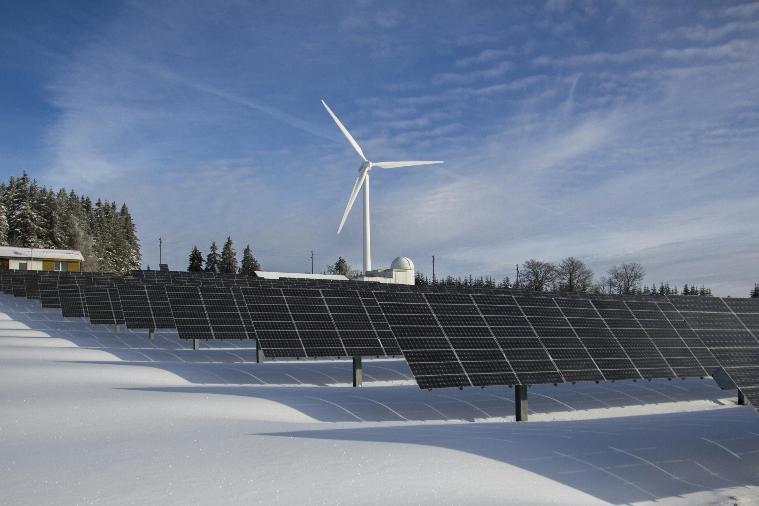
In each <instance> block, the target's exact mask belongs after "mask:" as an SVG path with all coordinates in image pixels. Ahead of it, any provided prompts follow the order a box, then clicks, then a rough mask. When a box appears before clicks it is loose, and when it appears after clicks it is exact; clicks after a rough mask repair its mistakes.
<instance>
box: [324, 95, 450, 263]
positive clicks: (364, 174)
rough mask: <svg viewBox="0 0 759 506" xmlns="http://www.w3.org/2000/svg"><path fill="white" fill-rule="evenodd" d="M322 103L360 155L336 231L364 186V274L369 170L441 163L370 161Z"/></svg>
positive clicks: (368, 230)
mask: <svg viewBox="0 0 759 506" xmlns="http://www.w3.org/2000/svg"><path fill="white" fill-rule="evenodd" d="M322 105H324V108H325V109H327V112H328V113H329V115H330V116H332V119H333V120H335V123H336V124H337V127H338V128H339V129H340V131H341V132H342V133H343V135H344V136H345V138H346V139H348V142H349V143H350V145H351V146H353V149H355V150H356V153H358V156H360V157H361V165H359V167H358V176H356V181H355V182H354V183H353V190H352V191H351V194H350V198H348V205H347V206H345V212H344V213H343V219H342V220H340V226H338V227H337V233H338V234H339V233H340V231H341V230H342V229H343V225H345V220H346V219H347V218H348V214H349V213H350V212H351V208H353V203H354V202H355V201H356V197H358V192H359V191H360V190H361V187H362V186H363V187H364V274H366V273H367V272H369V271H370V270H372V239H371V220H370V217H369V171H371V170H372V169H399V168H401V167H413V166H416V165H434V164H438V163H443V162H441V161H426V160H411V161H402V162H371V161H369V160H367V159H366V156H364V152H363V151H362V150H361V146H359V145H358V142H356V139H354V138H353V136H352V135H351V134H350V132H349V131H348V129H347V128H345V125H343V124H342V123H341V122H340V120H339V119H338V118H337V116H336V115H335V113H334V112H332V109H330V108H329V106H328V105H327V103H326V102H325V101H324V100H322Z"/></svg>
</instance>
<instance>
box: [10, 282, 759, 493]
mask: <svg viewBox="0 0 759 506" xmlns="http://www.w3.org/2000/svg"><path fill="white" fill-rule="evenodd" d="M246 344H247V343H244V342H226V343H218V346H215V347H213V348H208V347H204V348H203V349H201V350H199V351H194V350H191V349H188V347H187V344H186V343H184V342H181V341H180V340H179V339H177V337H176V334H175V333H172V332H161V333H159V334H158V336H157V338H156V340H155V341H153V342H151V341H149V340H148V339H147V336H146V332H131V331H128V330H126V329H123V328H122V329H121V331H120V332H118V333H115V332H113V330H112V329H110V328H108V327H97V326H91V325H90V324H89V323H88V322H86V321H84V320H80V319H64V318H62V317H61V316H60V312H59V311H57V310H49V309H44V310H43V309H42V308H40V306H39V303H38V302H35V301H28V300H25V299H15V298H13V297H11V296H8V295H0V477H2V480H1V481H0V504H3V505H5V504H13V505H15V504H30V505H31V504H157V503H160V504H182V505H186V504H267V505H269V504H359V505H360V504H562V505H564V504H577V505H593V504H607V503H611V504H627V503H635V504H638V503H641V504H653V503H656V504H665V505H670V504H672V505H679V504H683V505H685V504H741V505H743V504H759V499H757V498H759V417H758V416H757V414H756V412H755V411H754V410H753V409H752V408H751V407H746V406H737V405H736V402H735V398H734V397H735V392H734V391H722V390H719V388H717V386H716V385H715V384H714V382H713V381H711V380H709V379H706V380H687V381H671V382H670V381H653V382H638V383H633V382H617V383H606V384H600V385H596V384H577V385H560V386H558V387H553V386H536V387H534V388H532V389H530V393H529V395H530V399H529V403H530V409H531V412H530V421H529V422H527V423H514V422H513V420H514V418H513V401H512V397H513V391H511V390H509V389H508V388H506V387H493V388H487V389H484V390H481V389H464V390H461V391H459V390H456V389H446V390H435V391H432V392H428V391H422V390H420V389H419V388H418V387H416V385H415V384H414V382H413V378H412V377H411V374H410V373H409V371H408V368H407V366H406V365H405V363H404V362H403V361H400V360H366V359H365V361H364V378H365V381H366V386H365V387H364V388H360V389H354V388H351V387H350V386H349V383H348V382H349V381H350V376H351V372H350V363H349V362H347V361H328V362H319V363H316V362H305V361H290V362H276V363H264V364H255V363H250V361H251V360H252V359H253V358H254V356H255V351H254V350H252V349H247V348H246V347H245V346H246Z"/></svg>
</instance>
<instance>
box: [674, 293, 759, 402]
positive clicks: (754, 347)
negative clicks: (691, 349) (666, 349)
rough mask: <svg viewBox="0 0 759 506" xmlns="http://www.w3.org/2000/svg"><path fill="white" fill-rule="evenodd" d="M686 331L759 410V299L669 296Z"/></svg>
mask: <svg viewBox="0 0 759 506" xmlns="http://www.w3.org/2000/svg"><path fill="white" fill-rule="evenodd" d="M671 300H672V304H673V306H674V307H675V308H676V309H677V311H678V313H679V314H680V315H681V316H682V318H683V319H684V320H685V322H686V324H687V325H688V327H689V329H688V330H687V331H686V332H689V333H692V335H694V336H696V337H698V339H700V340H701V341H702V342H703V343H704V346H705V347H707V349H708V351H709V352H711V354H713V356H714V364H715V365H716V366H717V367H722V369H723V370H724V371H725V373H726V374H727V375H728V376H729V377H730V379H732V380H733V382H734V383H735V384H736V385H737V386H738V388H739V389H740V391H741V392H743V394H744V395H745V396H746V397H747V398H748V399H749V400H750V401H751V402H752V404H753V405H754V406H755V407H757V408H759V339H758V338H759V299H732V298H731V299H718V298H712V297H708V298H706V297H672V298H671Z"/></svg>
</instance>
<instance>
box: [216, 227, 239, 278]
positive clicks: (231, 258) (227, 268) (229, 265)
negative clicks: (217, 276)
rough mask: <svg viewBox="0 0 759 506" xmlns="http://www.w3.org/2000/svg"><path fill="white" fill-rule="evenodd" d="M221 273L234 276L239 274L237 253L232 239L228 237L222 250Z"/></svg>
mask: <svg viewBox="0 0 759 506" xmlns="http://www.w3.org/2000/svg"><path fill="white" fill-rule="evenodd" d="M219 272H223V273H225V274H234V273H236V272H237V252H236V251H235V250H234V248H233V247H232V238H231V237H229V236H227V240H226V241H225V242H224V246H223V247H222V248H221V262H220V263H219Z"/></svg>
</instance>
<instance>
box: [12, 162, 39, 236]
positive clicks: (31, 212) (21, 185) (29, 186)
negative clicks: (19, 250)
mask: <svg viewBox="0 0 759 506" xmlns="http://www.w3.org/2000/svg"><path fill="white" fill-rule="evenodd" d="M9 190H10V191H9V197H8V207H7V213H8V214H7V218H8V242H9V243H10V244H12V245H14V246H21V247H25V248H39V247H41V245H42V242H41V240H40V236H41V235H42V232H43V229H42V227H41V226H40V217H39V215H38V214H37V212H36V211H37V209H36V208H35V206H34V205H33V203H34V202H35V201H36V200H37V194H38V193H39V187H38V186H37V182H36V181H32V182H30V181H29V176H28V175H27V173H26V172H22V173H21V177H19V178H18V179H13V178H11V181H10V183H9Z"/></svg>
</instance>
